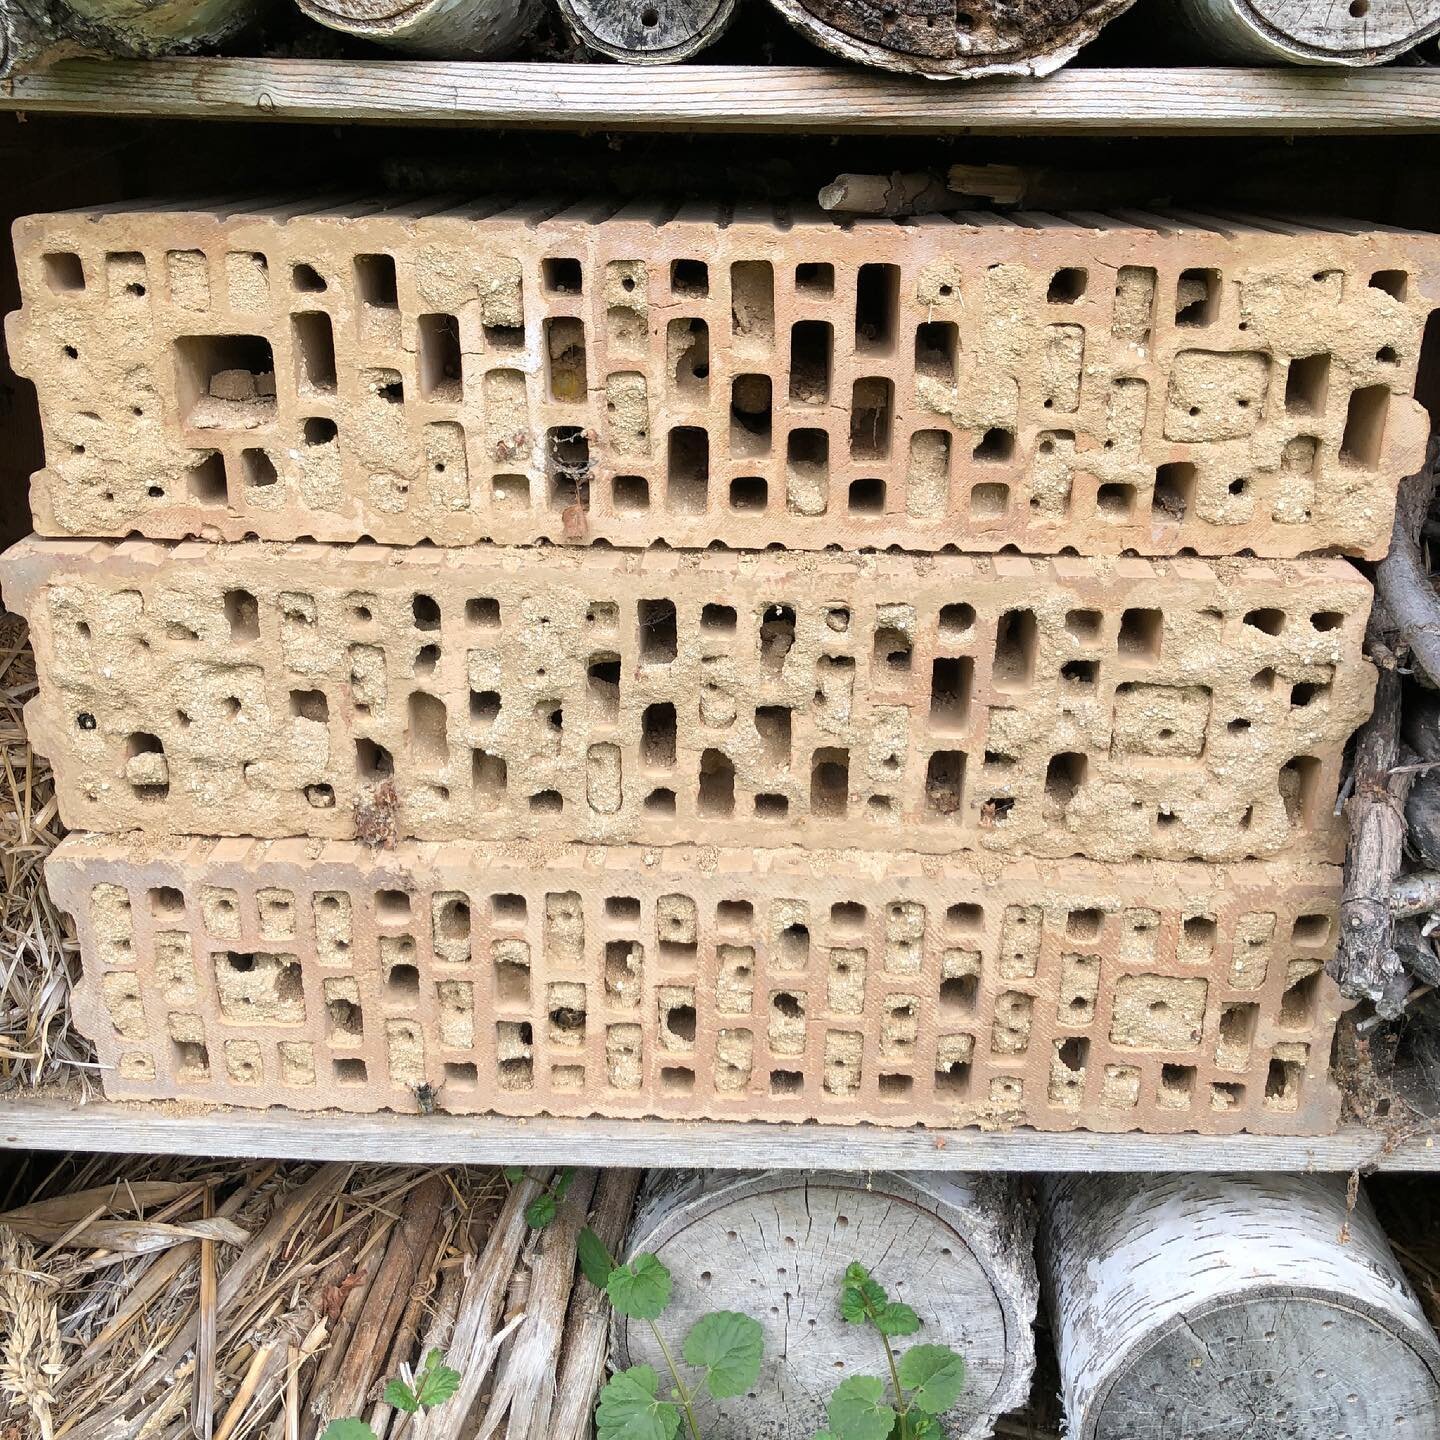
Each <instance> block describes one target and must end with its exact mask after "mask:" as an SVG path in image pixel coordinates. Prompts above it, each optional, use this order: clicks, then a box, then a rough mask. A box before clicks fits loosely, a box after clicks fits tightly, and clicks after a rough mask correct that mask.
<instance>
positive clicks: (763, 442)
mask: <svg viewBox="0 0 1440 1440" xmlns="http://www.w3.org/2000/svg"><path fill="white" fill-rule="evenodd" d="M772 418H773V417H772V403H771V384H770V377H769V376H768V375H737V376H736V377H735V379H734V380H733V381H732V382H731V385H730V453H731V454H732V455H733V456H735V457H736V458H737V459H745V458H748V457H750V456H752V455H768V454H769V453H770V435H771V423H772Z"/></svg>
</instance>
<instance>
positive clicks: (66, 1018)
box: [0, 613, 95, 1093]
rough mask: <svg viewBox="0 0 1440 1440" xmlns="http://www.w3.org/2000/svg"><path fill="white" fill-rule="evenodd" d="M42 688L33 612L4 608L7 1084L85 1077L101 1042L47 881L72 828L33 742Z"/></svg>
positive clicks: (1, 759) (2, 1003) (0, 684)
mask: <svg viewBox="0 0 1440 1440" xmlns="http://www.w3.org/2000/svg"><path fill="white" fill-rule="evenodd" d="M34 693H35V662H34V659H33V657H32V655H31V653H30V644H29V640H28V638H27V636H26V631H25V625H24V622H23V621H22V620H21V619H20V618H19V617H18V616H15V615H6V614H3V613H0V766H3V768H0V1093H3V1092H5V1091H9V1090H15V1089H20V1088H33V1087H36V1086H39V1085H42V1084H46V1083H49V1082H54V1081H61V1080H69V1081H75V1080H77V1079H78V1080H79V1081H80V1082H81V1084H82V1086H83V1087H84V1088H85V1089H87V1090H88V1088H89V1083H90V1078H91V1077H92V1076H93V1072H94V1064H95V1052H94V1050H93V1048H92V1047H91V1045H90V1042H89V1041H88V1040H86V1039H85V1038H84V1036H82V1035H80V1034H79V1033H78V1032H77V1031H76V1030H75V1029H74V1028H73V1026H72V1024H71V1018H70V986H71V982H72V980H73V978H74V976H75V975H76V973H77V972H78V969H79V963H80V962H79V956H78V952H77V950H76V948H75V945H74V943H73V941H72V940H71V938H70V936H69V935H68V933H67V928H66V922H65V919H64V917H63V916H62V915H61V914H60V912H59V911H58V910H57V909H56V908H55V906H54V905H53V904H52V903H51V900H50V896H49V894H48V893H47V892H46V889H45V877H44V864H45V857H46V856H47V855H49V853H50V852H51V850H53V849H54V848H55V846H56V845H58V844H59V843H60V840H61V838H62V837H63V836H64V833H65V831H64V828H63V827H62V826H61V824H60V817H59V812H58V810H57V808H56V803H55V787H54V785H53V783H52V781H51V776H50V767H49V765H48V764H46V762H45V761H43V760H41V759H40V758H39V757H38V756H37V755H36V754H35V752H34V751H33V750H32V749H31V748H30V742H29V739H28V738H27V736H26V734H25V724H24V720H23V717H22V714H21V712H22V709H23V706H24V704H25V701H26V700H28V699H29V698H30V696H31V695H33V694H34Z"/></svg>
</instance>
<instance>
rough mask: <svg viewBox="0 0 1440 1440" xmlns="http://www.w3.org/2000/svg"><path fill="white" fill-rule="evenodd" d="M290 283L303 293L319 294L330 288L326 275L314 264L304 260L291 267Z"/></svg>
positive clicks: (293, 287)
mask: <svg viewBox="0 0 1440 1440" xmlns="http://www.w3.org/2000/svg"><path fill="white" fill-rule="evenodd" d="M290 285H291V288H292V289H295V290H298V291H299V292H300V293H301V294H302V295H319V294H322V293H323V292H324V291H325V290H327V289H328V288H329V286H327V285H326V283H325V277H324V276H323V275H322V274H321V273H320V272H319V271H318V270H317V269H316V268H315V267H314V266H313V265H310V264H307V263H306V262H305V261H303V260H302V261H301V262H300V263H299V264H298V265H292V266H291V267H290Z"/></svg>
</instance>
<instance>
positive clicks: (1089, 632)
mask: <svg viewBox="0 0 1440 1440" xmlns="http://www.w3.org/2000/svg"><path fill="white" fill-rule="evenodd" d="M1102 620H1103V617H1102V616H1101V614H1100V612H1099V611H1098V610H1067V611H1066V612H1065V629H1066V630H1067V631H1068V632H1069V634H1070V636H1071V637H1072V638H1073V639H1075V640H1079V641H1081V642H1082V643H1083V644H1086V645H1093V644H1094V643H1095V641H1097V640H1098V639H1099V638H1100V627H1101V624H1102Z"/></svg>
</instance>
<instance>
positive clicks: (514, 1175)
mask: <svg viewBox="0 0 1440 1440" xmlns="http://www.w3.org/2000/svg"><path fill="white" fill-rule="evenodd" d="M503 1173H504V1175H505V1178H506V1179H507V1180H508V1181H509V1182H510V1183H511V1184H512V1185H518V1184H519V1183H520V1182H521V1181H522V1180H523V1179H524V1178H525V1167H524V1166H523V1165H507V1166H506V1167H505V1170H504V1172H503Z"/></svg>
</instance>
